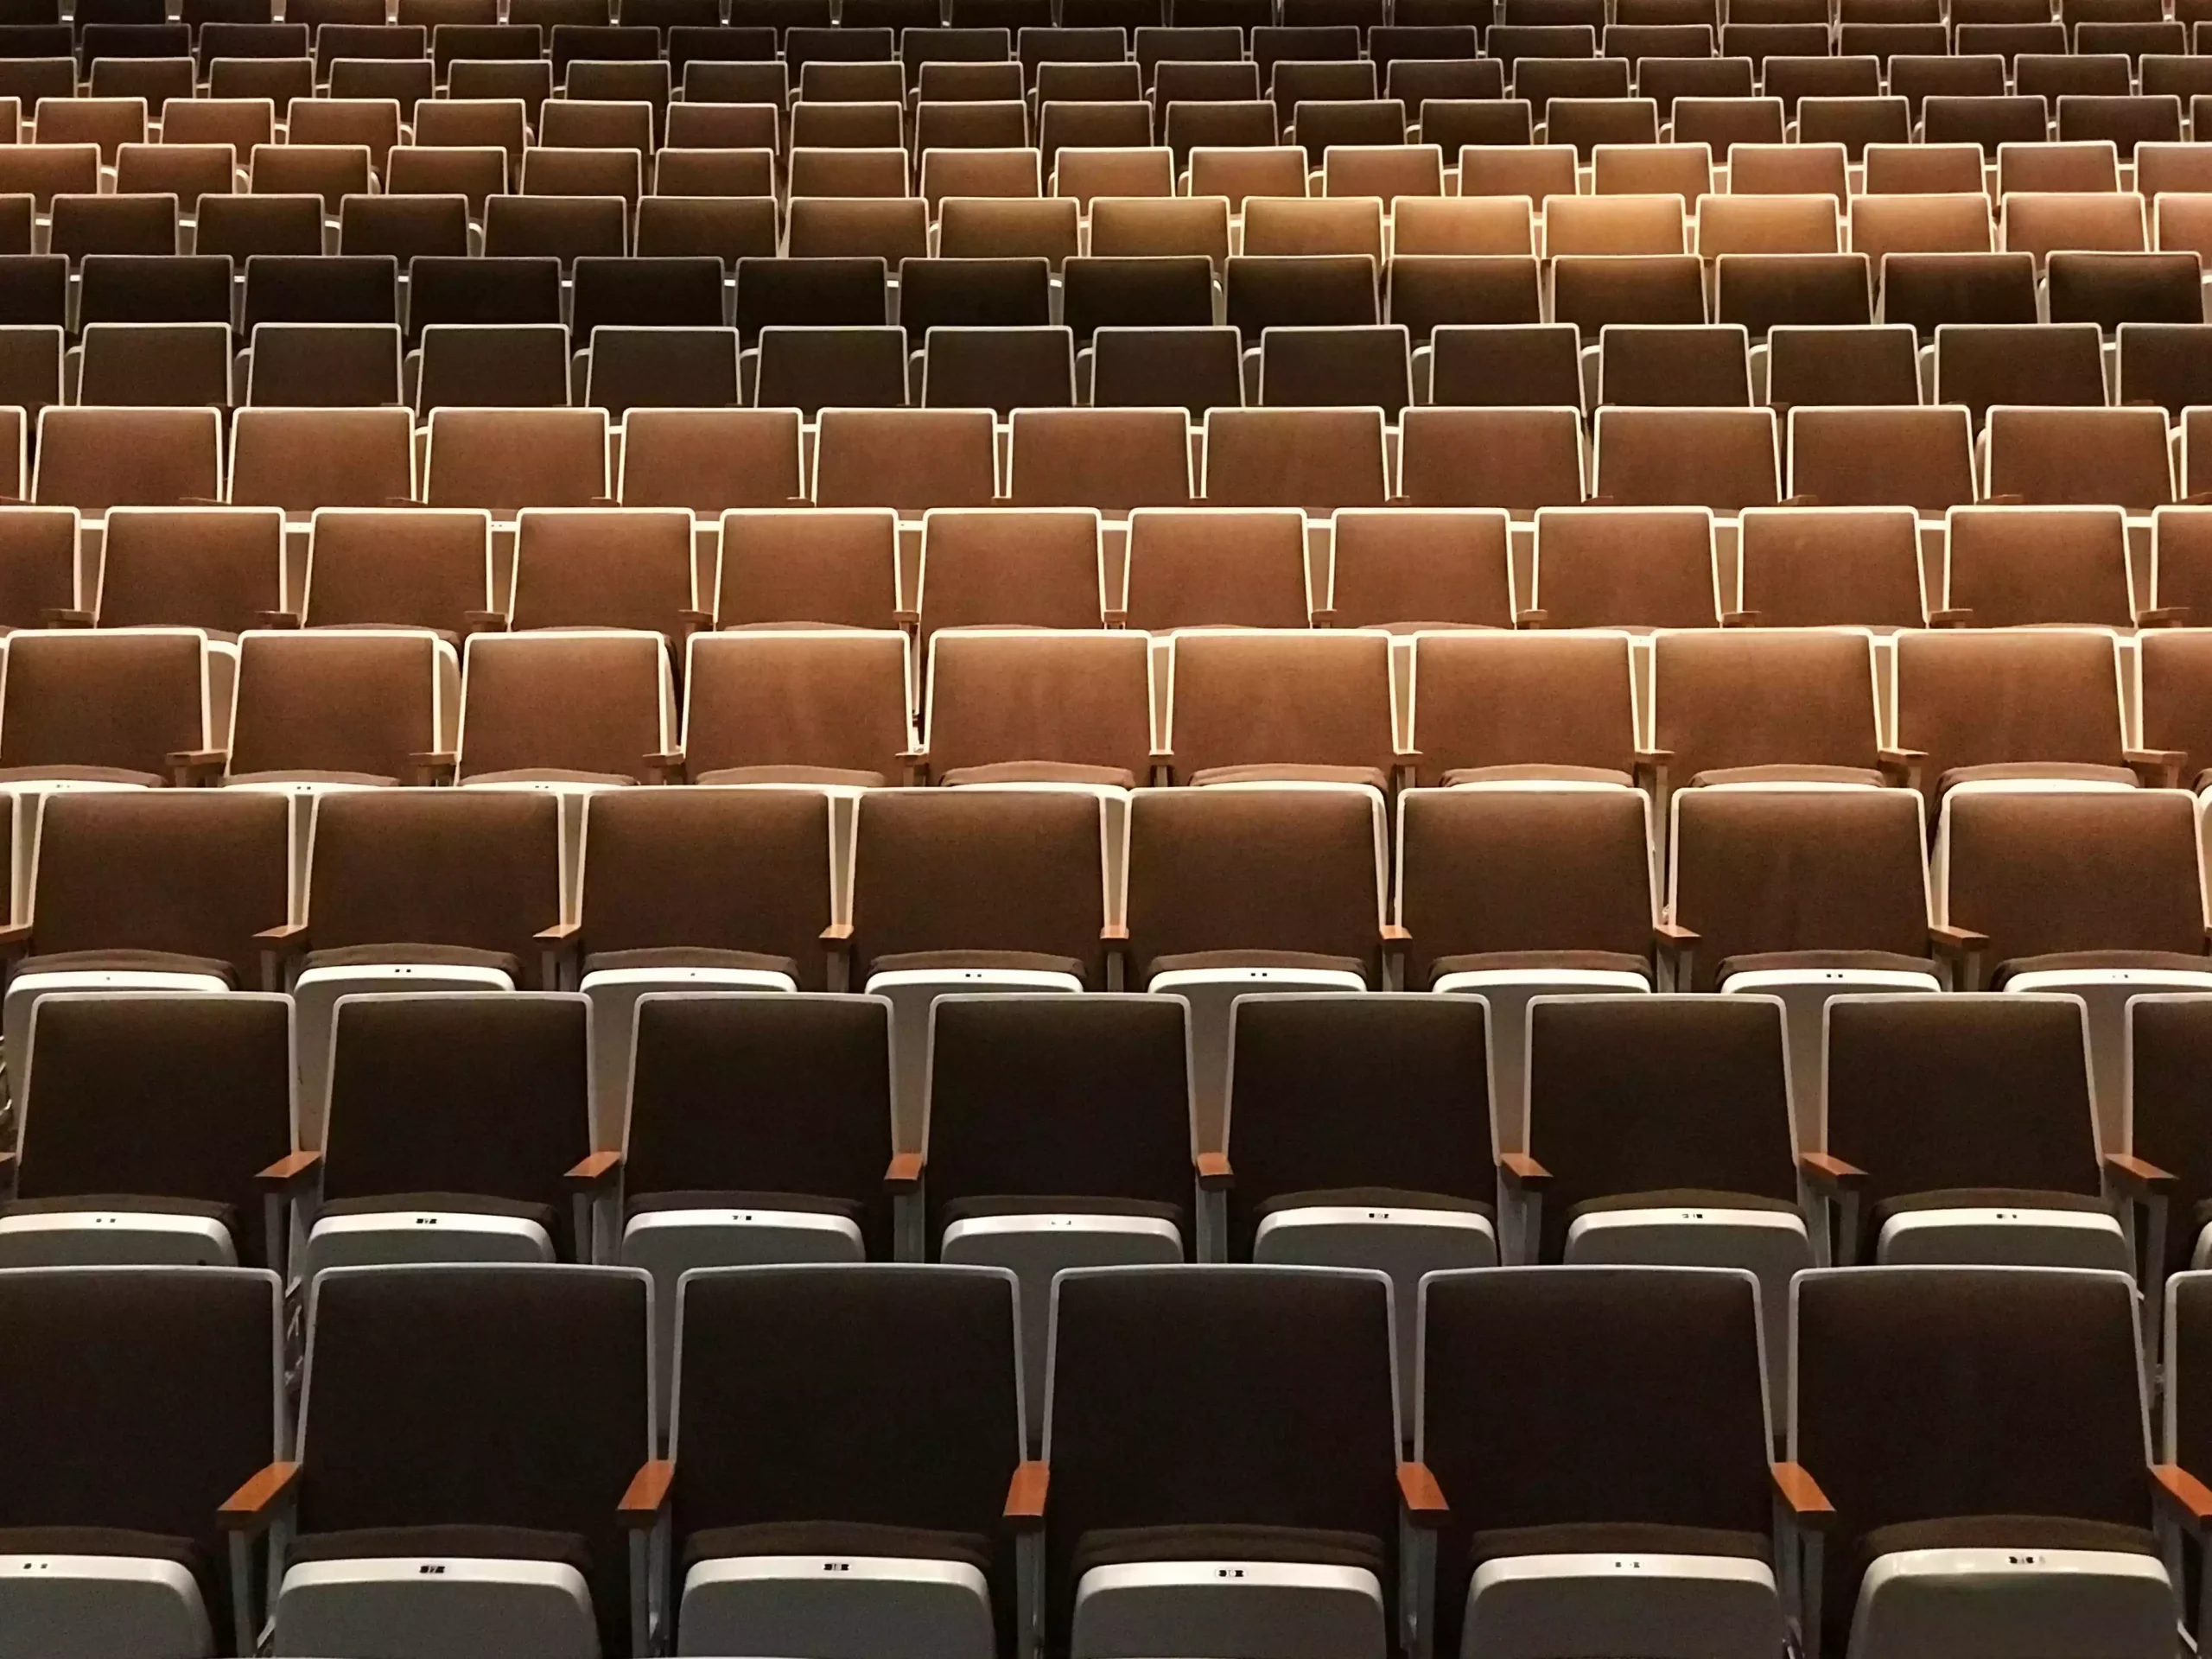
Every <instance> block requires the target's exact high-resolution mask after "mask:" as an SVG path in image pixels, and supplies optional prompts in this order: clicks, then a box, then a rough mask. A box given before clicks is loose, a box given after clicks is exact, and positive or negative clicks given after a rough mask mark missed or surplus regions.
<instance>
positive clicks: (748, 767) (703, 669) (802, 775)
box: [667, 628, 913, 788]
mask: <svg viewBox="0 0 2212 1659" xmlns="http://www.w3.org/2000/svg"><path fill="white" fill-rule="evenodd" d="M908 654H909V646H908V643H907V639H906V636H905V635H904V634H901V633H898V632H879V631H873V630H864V629H820V630H817V629H814V628H800V629H768V630H763V631H760V632H744V631H741V632H726V633H714V634H706V633H700V634H694V635H693V636H692V637H691V644H690V660H689V664H688V666H687V668H686V671H685V673H684V688H685V690H684V711H683V740H684V745H683V751H682V753H681V756H680V757H678V756H675V755H671V756H669V757H667V765H668V766H669V768H670V770H671V772H677V767H678V766H680V767H681V772H677V775H680V776H683V777H686V778H688V779H690V781H691V782H692V783H695V784H697V783H732V784H738V783H804V784H826V785H842V786H848V787H855V788H880V787H882V786H883V785H885V784H887V783H891V782H893V781H895V780H897V779H899V778H900V777H901V776H902V775H903V773H904V772H905V769H906V766H907V765H908V764H910V761H909V756H910V755H912V753H913V734H912V723H911V721H910V719H909V716H908V709H909V707H910V703H909V688H910V687H911V685H912V673H911V671H910V670H909V668H908Z"/></svg>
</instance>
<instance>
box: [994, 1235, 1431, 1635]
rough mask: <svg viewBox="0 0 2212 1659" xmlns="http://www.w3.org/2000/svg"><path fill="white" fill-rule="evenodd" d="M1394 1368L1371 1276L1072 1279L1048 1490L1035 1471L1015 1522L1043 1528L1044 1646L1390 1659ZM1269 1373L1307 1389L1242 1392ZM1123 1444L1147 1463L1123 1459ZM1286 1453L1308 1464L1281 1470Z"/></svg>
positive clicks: (1056, 1310)
mask: <svg viewBox="0 0 2212 1659" xmlns="http://www.w3.org/2000/svg"><path fill="white" fill-rule="evenodd" d="M1390 1370H1391V1367H1390V1299H1389V1291H1388V1289H1387V1287H1386V1286H1385V1285H1384V1284H1383V1282H1382V1281H1380V1280H1379V1279H1377V1278H1374V1277H1371V1276H1369V1275H1366V1274H1348V1273H1341V1272H1330V1271H1325V1270H1322V1269H1313V1268H1307V1269H1293V1268H1265V1267H1233V1268H1232V1267H1217V1268H1212V1269H1211V1270H1210V1271H1208V1272H1205V1273H1190V1272H1187V1271H1184V1270H1181V1269H1178V1268H1119V1269H1100V1270H1096V1271H1090V1272H1083V1273H1076V1274H1069V1275H1067V1276H1066V1277H1065V1278H1063V1279H1061V1280H1060V1281H1059V1282H1058V1285H1057V1286H1056V1287H1054V1295H1053V1337H1052V1377H1051V1383H1050V1387H1051V1389H1052V1395H1051V1398H1052V1421H1051V1423H1050V1424H1049V1425H1048V1427H1047V1431H1046V1436H1045V1457H1046V1467H1047V1468H1049V1471H1050V1474H1049V1479H1050V1483H1051V1484H1050V1487H1049V1492H1050V1497H1049V1501H1047V1500H1046V1497H1045V1494H1046V1491H1047V1488H1046V1484H1045V1481H1044V1479H1043V1478H1039V1479H1038V1480H1036V1481H1035V1482H1034V1484H1033V1486H1032V1487H1031V1488H1030V1491H1033V1493H1034V1497H1033V1500H1032V1503H1030V1505H1029V1506H1027V1508H1026V1510H1021V1511H1018V1514H1021V1515H1023V1516H1025V1517H1026V1518H1025V1520H1024V1524H1026V1525H1028V1526H1034V1525H1036V1524H1037V1522H1039V1521H1041V1522H1042V1525H1043V1529H1044V1545H1045V1558H1046V1559H1045V1589H1044V1596H1045V1614H1044V1618H1045V1626H1046V1632H1047V1640H1048V1641H1049V1642H1050V1643H1051V1644H1052V1648H1053V1650H1054V1651H1059V1650H1061V1649H1063V1648H1065V1649H1069V1650H1071V1651H1074V1652H1079V1653H1096V1652H1103V1651H1112V1650H1116V1649H1120V1650H1128V1649H1132V1648H1136V1649H1154V1648H1157V1647H1158V1646H1159V1645H1160V1643H1163V1642H1167V1643H1172V1642H1173V1641H1174V1640H1175V1638H1174V1637H1173V1636H1170V1635H1168V1634H1166V1632H1167V1631H1170V1630H1190V1629H1192V1628H1193V1627H1198V1628H1203V1629H1205V1630H1210V1631H1212V1632H1216V1633H1217V1634H1216V1635H1215V1636H1214V1637H1212V1640H1213V1641H1214V1642H1215V1643H1218V1644H1220V1645H1223V1646H1224V1647H1226V1646H1230V1645H1232V1644H1233V1646H1234V1648H1235V1650H1236V1651H1238V1652H1242V1653H1249V1654H1253V1655H1255V1656H1258V1659H1282V1656H1285V1655H1287V1654H1291V1653H1294V1652H1299V1651H1304V1650H1306V1649H1307V1647H1308V1646H1309V1645H1310V1644H1312V1643H1314V1642H1316V1641H1321V1642H1324V1643H1325V1645H1326V1646H1327V1647H1328V1648H1329V1649H1331V1650H1332V1651H1339V1652H1374V1651H1377V1650H1379V1649H1382V1648H1383V1645H1384V1644H1385V1643H1387V1642H1388V1641H1389V1633H1390V1632H1391V1631H1393V1630H1395V1629H1396V1628H1397V1625H1396V1623H1395V1620H1396V1618H1397V1617H1398V1605H1397V1604H1398V1600H1399V1579H1398V1566H1397V1563H1398V1556H1399V1547H1398V1536H1399V1535H1398V1529H1399V1525H1400V1517H1401V1515H1402V1513H1403V1510H1402V1503H1401V1501H1400V1499H1399V1497H1398V1495H1397V1492H1396V1491H1395V1488H1394V1486H1393V1484H1392V1476H1393V1474H1394V1472H1395V1471H1394V1465H1393V1459H1394V1458H1395V1455H1396V1446H1397V1443H1398V1434H1399V1427H1398V1424H1397V1421H1396V1418H1397V1414H1396V1409H1395V1401H1394V1399H1393V1398H1392V1395H1391V1386H1390V1381H1391V1379H1390ZM1279 1372H1281V1373H1287V1374H1292V1375H1295V1376H1298V1377H1299V1378H1300V1387H1299V1388H1298V1389H1291V1390H1283V1389H1274V1390H1268V1391H1267V1392H1266V1393H1264V1394H1263V1395H1254V1394H1253V1393H1252V1392H1250V1391H1249V1390H1248V1389H1246V1388H1244V1387H1243V1385H1242V1384H1241V1383H1240V1382H1239V1380H1238V1379H1240V1378H1242V1377H1244V1376H1254V1375H1268V1374H1275V1373H1279ZM1140 1378H1141V1379H1142V1381H1141V1383H1139V1381H1138V1379H1140ZM1132 1445H1143V1446H1150V1447H1152V1448H1154V1452H1155V1454H1156V1455H1154V1456H1152V1457H1147V1458H1146V1459H1131V1458H1129V1457H1128V1447H1129V1446H1132ZM1290 1445H1295V1446H1302V1447H1304V1448H1306V1455H1305V1456H1301V1457H1300V1458H1297V1459H1289V1460H1285V1459H1283V1458H1282V1457H1281V1455H1280V1453H1281V1447H1283V1446H1290ZM1037 1472H1038V1474H1039V1476H1040V1477H1042V1476H1043V1475H1044V1474H1045V1471H1044V1470H1039V1471H1037ZM1414 1490H1415V1491H1417V1492H1418V1491H1421V1483H1420V1482H1419V1481H1415V1482H1414ZM1040 1511H1041V1513H1039V1512H1040ZM1431 1512H1432V1513H1433V1511H1431ZM1109 1546H1110V1547H1111V1553H1105V1552H1106V1550H1107V1548H1108V1547H1109ZM1102 1555H1103V1559H1102ZM1124 1564H1126V1565H1124ZM1147 1565H1148V1567H1149V1570H1148V1571H1144V1572H1137V1573H1132V1572H1130V1571H1128V1567H1146V1566H1147ZM1262 1565H1264V1566H1265V1568H1266V1570H1265V1571H1264V1572H1263V1571H1261V1570H1260V1567H1261V1566H1262ZM1286 1624H1287V1628H1286Z"/></svg>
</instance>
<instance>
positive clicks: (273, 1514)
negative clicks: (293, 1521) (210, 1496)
mask: <svg viewBox="0 0 2212 1659" xmlns="http://www.w3.org/2000/svg"><path fill="white" fill-rule="evenodd" d="M299 1484H300V1465H298V1464H296V1463H282V1462H279V1463H270V1464H264V1465H262V1467H261V1468H260V1470H258V1471H257V1472H256V1473H255V1474H254V1476H253V1478H251V1479H250V1480H248V1481H247V1482H246V1484H245V1485H243V1486H241V1487H239V1488H238V1491H235V1492H232V1494H231V1495H230V1496H229V1497H226V1498H225V1499H224V1500H223V1505H222V1507H221V1508H220V1509H219V1510H216V1511H215V1519H216V1521H217V1522H218V1523H219V1525H220V1526H221V1527H222V1529H223V1530H224V1531H225V1532H242V1533H245V1535H247V1536H249V1537H252V1536H255V1535H258V1534H260V1533H264V1532H266V1531H268V1530H269V1529H270V1526H271V1525H272V1524H273V1523H274V1522H276V1521H277V1519H278V1517H279V1516H281V1515H282V1514H283V1511H284V1510H287V1509H289V1507H290V1506H291V1503H292V1500H293V1498H294V1497H296V1496H297V1494H298V1491H299Z"/></svg>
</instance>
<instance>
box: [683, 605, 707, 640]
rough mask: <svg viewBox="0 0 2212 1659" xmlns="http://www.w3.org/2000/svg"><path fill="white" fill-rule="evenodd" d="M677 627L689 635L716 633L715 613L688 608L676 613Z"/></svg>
mask: <svg viewBox="0 0 2212 1659" xmlns="http://www.w3.org/2000/svg"><path fill="white" fill-rule="evenodd" d="M676 626H677V627H678V628H680V629H681V630H683V632H685V633H687V634H691V633H712V632H714V631H715V613H713V612H712V611H695V610H691V609H690V608H688V607H687V608H685V609H683V610H680V611H678V612H677V613H676Z"/></svg>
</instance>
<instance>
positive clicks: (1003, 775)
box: [938, 760, 1140, 789]
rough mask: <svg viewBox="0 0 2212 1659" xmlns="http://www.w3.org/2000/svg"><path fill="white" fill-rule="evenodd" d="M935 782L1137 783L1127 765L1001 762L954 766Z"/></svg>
mask: <svg viewBox="0 0 2212 1659" xmlns="http://www.w3.org/2000/svg"><path fill="white" fill-rule="evenodd" d="M1139 781H1140V780H1139V779H1138V778H1137V776H1136V774H1135V773H1134V772H1131V771H1129V769H1128V767H1126V766H1075V765H1073V764H1071V763H1069V762H1065V761H1058V760H1000V761H995V762H994V763H992V764H991V765H989V766H955V767H953V768H952V770H951V771H950V772H945V773H944V774H943V775H942V776H941V777H939V778H938V782H939V783H941V784H944V785H948V786H949V787H951V788H956V789H957V788H958V787H959V786H960V785H963V784H1096V785H1103V786H1104V787H1106V788H1109V789H1135V787H1136V786H1137V784H1138V782H1139Z"/></svg>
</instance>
